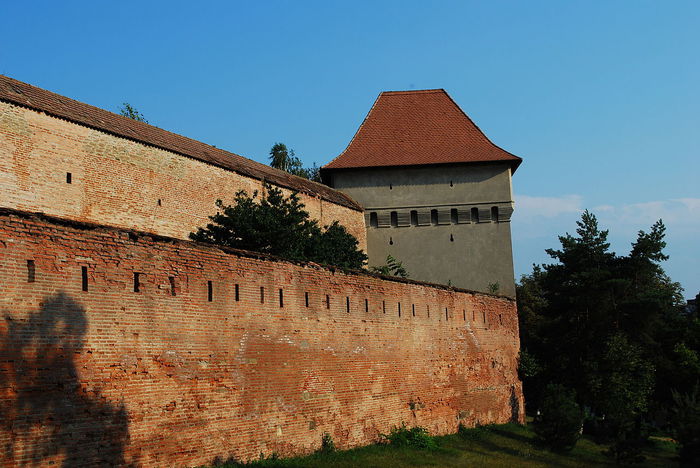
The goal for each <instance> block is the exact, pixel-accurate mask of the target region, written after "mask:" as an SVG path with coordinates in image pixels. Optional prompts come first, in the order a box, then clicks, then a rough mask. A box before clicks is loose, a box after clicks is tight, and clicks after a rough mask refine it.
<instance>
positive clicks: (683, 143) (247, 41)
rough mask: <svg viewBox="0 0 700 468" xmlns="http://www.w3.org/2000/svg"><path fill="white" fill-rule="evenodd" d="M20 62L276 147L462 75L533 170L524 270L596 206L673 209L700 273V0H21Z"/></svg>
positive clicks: (11, 24) (518, 181)
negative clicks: (380, 99) (384, 97)
mask: <svg viewBox="0 0 700 468" xmlns="http://www.w3.org/2000/svg"><path fill="white" fill-rule="evenodd" d="M2 16H3V21H2V28H0V73H2V74H4V75H8V76H11V77H13V78H16V79H19V80H22V81H26V82H29V83H31V84H34V85H37V86H40V87H42V88H46V89H49V90H51V91H55V92H58V93H60V94H64V95H66V96H69V97H72V98H75V99H78V100H81V101H84V102H87V103H90V104H93V105H96V106H99V107H103V108H105V109H109V110H116V109H117V108H118V107H119V105H120V104H121V103H122V102H123V101H128V102H130V103H131V104H133V105H134V106H136V107H137V108H138V109H139V110H141V112H143V113H144V114H145V115H146V117H147V118H148V119H149V120H150V122H151V123H152V124H154V125H157V126H159V127H162V128H165V129H168V130H171V131H174V132H177V133H181V134H183V135H186V136H189V137H192V138H196V139H199V140H202V141H204V142H207V143H210V144H213V145H216V146H218V147H220V148H225V149H228V150H230V151H233V152H235V153H238V154H241V155H244V156H247V157H249V158H252V159H256V160H258V161H263V162H265V161H266V157H267V152H268V151H269V148H270V146H272V144H273V143H275V142H278V141H280V142H284V143H286V144H287V145H288V146H290V147H292V148H294V149H295V150H296V152H297V155H299V156H301V157H302V159H303V160H304V161H305V162H306V163H308V164H310V163H311V162H314V161H315V162H317V163H318V164H325V163H326V162H328V161H330V160H331V159H332V158H333V157H335V156H336V155H338V154H339V153H340V152H341V151H342V150H343V149H344V148H345V146H346V145H347V143H348V142H349V140H350V139H351V138H352V136H353V134H354V132H355V130H356V129H357V127H358V125H359V124H360V123H361V121H362V119H363V118H364V116H365V114H366V113H367V111H368V110H369V108H370V106H371V105H372V103H373V101H374V99H375V98H376V96H377V94H378V93H379V92H381V91H383V90H403V89H421V88H445V89H446V90H447V91H448V92H449V93H450V94H451V95H452V97H453V98H454V99H455V100H456V101H457V103H458V104H459V105H460V106H461V107H462V108H463V109H464V110H465V111H466V112H467V113H468V114H469V115H470V116H471V117H472V118H473V119H474V121H475V122H476V123H477V124H478V125H479V126H480V127H481V129H482V130H484V131H485V132H486V134H487V135H488V136H489V137H490V138H491V139H492V140H493V141H494V142H495V143H496V144H498V145H500V146H502V147H503V148H505V149H507V150H509V151H511V152H513V153H515V154H517V155H519V156H522V157H523V158H524V163H523V165H522V166H521V167H520V169H519V170H518V172H517V173H516V174H515V177H514V181H513V183H514V192H515V194H516V215H515V217H514V219H513V224H512V229H513V246H514V252H515V262H516V274H517V275H518V276H519V275H520V274H521V273H526V272H528V271H529V268H530V265H531V264H532V263H541V262H543V261H547V259H548V258H547V256H546V254H545V253H544V249H545V248H547V247H556V246H557V245H558V243H557V239H556V236H557V235H558V234H563V233H564V232H566V231H569V232H573V230H574V229H575V224H574V223H575V220H576V219H578V217H579V215H580V211H581V210H582V209H584V208H590V209H592V210H593V211H594V212H595V213H596V214H597V215H598V217H599V220H600V222H601V225H602V226H603V227H607V228H609V229H610V231H611V234H610V237H611V240H612V244H613V249H614V250H615V251H617V252H618V253H625V252H627V250H628V248H629V243H630V242H632V241H633V240H634V238H635V236H636V231H637V230H639V229H648V228H649V226H650V225H651V224H652V223H653V222H654V221H655V220H656V219H658V218H659V217H661V218H663V219H664V221H665V223H666V225H667V228H668V231H667V232H668V235H667V240H668V244H669V245H668V248H667V253H669V254H670V255H671V259H670V260H669V261H668V262H666V263H665V268H666V271H667V272H668V273H669V274H670V276H671V277H672V278H673V279H674V280H675V281H680V282H681V283H682V285H683V286H684V287H685V289H686V291H685V295H686V296H687V297H692V296H695V294H696V293H697V292H698V291H700V273H699V271H700V268H699V267H698V264H699V263H700V246H699V242H698V240H699V239H700V188H699V187H700V183H699V179H700V175H699V169H700V164H699V163H698V157H699V156H700V143H699V141H700V138H699V137H700V2H697V1H686V2H684V1H671V2H664V1H653V2H651V1H638V0H634V1H615V2H610V1H581V2H560V1H549V2H539V1H532V0H530V1H483V2H467V1H460V2H447V1H439V2H425V1H424V2H412V1H407V0H404V1H397V2H382V1H369V2H364V1H352V2H330V1H320V2H310V1H309V2H307V1H288V2H262V1H261V2H243V1H241V2H176V1H172V0H171V1H167V2H146V1H141V2H130V1H120V2H95V1H90V2H71V1H61V2H55V1H51V2H48V1H47V2H32V1H28V0H27V1H24V2H5V3H4V4H3V6H2Z"/></svg>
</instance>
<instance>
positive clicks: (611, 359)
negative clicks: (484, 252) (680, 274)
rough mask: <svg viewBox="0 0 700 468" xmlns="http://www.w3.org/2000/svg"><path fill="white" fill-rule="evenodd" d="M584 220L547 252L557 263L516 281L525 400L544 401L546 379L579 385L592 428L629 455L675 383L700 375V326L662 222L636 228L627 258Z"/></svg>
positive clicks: (619, 454) (681, 385)
mask: <svg viewBox="0 0 700 468" xmlns="http://www.w3.org/2000/svg"><path fill="white" fill-rule="evenodd" d="M577 224H578V228H577V229H576V235H575V236H574V235H570V234H566V235H564V236H560V237H559V242H560V244H561V247H560V248H559V249H548V250H547V253H548V254H549V255H550V256H551V257H552V258H553V259H554V260H555V263H552V264H548V265H542V266H535V267H534V268H533V271H532V273H531V274H529V275H524V276H523V277H522V278H521V281H520V284H519V285H518V287H517V299H518V309H519V317H520V331H521V343H522V349H523V356H525V359H523V357H522V356H521V375H522V376H523V382H524V387H525V396H526V401H527V402H528V407H529V409H530V410H535V409H537V408H538V407H540V405H541V404H542V403H543V393H544V389H545V386H546V384H547V383H548V382H557V383H561V384H563V385H565V386H566V387H568V388H572V389H574V390H575V391H576V395H577V400H578V402H579V403H580V404H581V405H582V406H583V407H585V408H586V409H587V413H588V414H589V415H590V418H589V419H590V421H597V423H598V424H597V425H596V424H591V425H590V426H591V427H593V428H597V429H598V430H600V431H601V432H602V433H605V434H606V435H607V436H608V440H609V441H610V442H611V444H612V447H611V453H612V454H613V455H615V457H616V458H617V459H618V460H619V461H630V460H634V459H635V458H636V457H637V455H638V445H639V441H640V439H643V436H644V423H645V421H649V420H651V419H652V416H653V417H654V418H655V419H659V416H664V415H666V416H667V415H668V411H669V408H670V403H671V391H672V389H678V390H680V391H687V390H688V389H689V388H691V387H692V385H693V384H694V383H695V381H697V379H698V378H700V373H699V371H700V360H698V359H697V358H698V350H700V326H699V325H698V321H697V317H692V316H689V315H688V314H685V313H683V310H684V309H683V307H682V297H681V294H680V292H681V288H680V285H679V284H678V283H674V282H672V281H671V280H670V279H669V277H668V276H667V275H666V274H665V273H664V270H663V268H662V267H661V265H660V262H662V261H664V260H666V259H667V258H668V257H667V256H666V255H665V254H664V253H663V249H664V248H665V246H666V243H665V241H664V233H665V227H664V225H663V223H662V222H661V221H658V222H656V223H655V224H654V225H653V226H652V227H651V229H650V231H649V232H645V231H639V233H638V236H637V239H636V241H635V242H633V243H632V248H631V251H630V253H629V254H628V255H625V256H620V255H616V254H615V253H613V252H610V250H609V248H610V244H609V243H608V241H607V237H608V231H606V230H601V229H600V228H599V227H598V221H597V219H596V217H595V216H594V215H593V214H592V213H590V212H588V211H586V212H584V213H583V215H582V217H581V220H580V221H579V222H578V223H577ZM533 369H534V370H535V371H533ZM660 419H661V420H664V419H665V420H666V421H667V420H668V418H667V417H666V418H663V417H661V418H660ZM635 451H636V452H635Z"/></svg>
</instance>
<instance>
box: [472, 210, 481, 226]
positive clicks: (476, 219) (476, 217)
mask: <svg viewBox="0 0 700 468" xmlns="http://www.w3.org/2000/svg"><path fill="white" fill-rule="evenodd" d="M478 222H479V208H472V223H478Z"/></svg>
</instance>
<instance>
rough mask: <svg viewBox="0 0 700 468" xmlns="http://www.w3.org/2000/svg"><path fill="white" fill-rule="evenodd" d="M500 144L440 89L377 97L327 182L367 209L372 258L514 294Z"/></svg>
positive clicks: (437, 279) (427, 277)
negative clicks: (388, 258)
mask: <svg viewBox="0 0 700 468" xmlns="http://www.w3.org/2000/svg"><path fill="white" fill-rule="evenodd" d="M521 162H522V159H521V158H519V157H518V156H515V155H513V154H511V153H509V152H508V151H505V150H504V149H502V148H500V147H499V146H496V145H495V144H494V143H493V142H491V140H489V139H488V138H487V137H486V135H484V133H483V132H482V131H481V130H480V129H479V127H477V126H476V125H475V124H474V122H472V120H471V119H470V118H469V116H467V114H465V113H464V111H462V109H460V107H459V106H458V105H457V104H456V103H455V102H454V101H453V100H452V98H451V97H450V96H449V95H448V94H447V92H445V90H443V89H433V90H421V91H392V92H383V93H381V94H380V95H379V97H378V98H377V100H376V101H375V103H374V105H373V106H372V108H371V109H370V111H369V113H368V114H367V117H366V118H365V120H364V122H362V124H361V125H360V128H359V129H358V130H357V133H356V134H355V136H354V137H353V139H352V140H351V141H350V144H349V145H348V147H347V148H346V149H345V151H343V152H342V153H341V154H340V155H339V156H338V157H336V158H335V159H333V160H332V161H331V162H330V163H328V164H326V165H325V166H323V168H322V169H321V174H322V176H323V179H324V182H326V183H327V184H328V185H330V186H331V187H334V188H336V189H338V190H340V191H342V192H344V193H346V194H347V195H349V196H350V197H352V198H353V199H354V200H356V201H357V202H359V203H360V204H361V205H362V206H363V207H364V209H365V221H366V225H367V250H368V252H367V253H368V256H369V264H370V266H379V265H383V264H385V262H386V259H387V256H388V255H391V256H393V257H394V258H396V259H398V260H400V261H401V262H403V265H404V266H405V267H406V269H407V270H408V271H409V273H410V277H411V278H412V279H416V280H421V281H429V282H434V283H441V284H451V285H453V286H457V287H461V288H466V289H472V290H476V291H486V292H498V293H499V294H504V295H507V296H514V295H515V284H514V278H513V255H512V248H511V234H510V218H511V214H512V213H513V208H514V202H513V194H512V184H511V177H512V175H513V174H514V173H515V170H516V169H517V168H518V166H519V165H520V163H521Z"/></svg>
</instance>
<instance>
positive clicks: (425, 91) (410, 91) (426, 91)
mask: <svg viewBox="0 0 700 468" xmlns="http://www.w3.org/2000/svg"><path fill="white" fill-rule="evenodd" d="M440 92H443V93H445V94H447V91H445V89H444V88H433V89H407V90H403V91H382V92H381V93H379V94H380V95H382V94H387V95H389V94H431V93H440Z"/></svg>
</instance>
